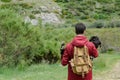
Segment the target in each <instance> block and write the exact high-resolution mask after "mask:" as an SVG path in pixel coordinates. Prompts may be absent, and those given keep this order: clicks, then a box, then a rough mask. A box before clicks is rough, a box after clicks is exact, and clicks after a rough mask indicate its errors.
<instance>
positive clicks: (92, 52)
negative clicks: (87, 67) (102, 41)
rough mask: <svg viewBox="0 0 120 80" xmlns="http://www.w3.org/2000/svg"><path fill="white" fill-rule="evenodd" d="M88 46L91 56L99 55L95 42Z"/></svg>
mask: <svg viewBox="0 0 120 80" xmlns="http://www.w3.org/2000/svg"><path fill="white" fill-rule="evenodd" d="M88 47H89V48H88V49H89V54H90V56H93V57H94V58H96V57H98V50H97V49H96V47H95V46H94V44H93V43H91V42H90V43H89V45H88Z"/></svg>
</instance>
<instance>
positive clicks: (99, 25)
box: [90, 20, 104, 28]
mask: <svg viewBox="0 0 120 80" xmlns="http://www.w3.org/2000/svg"><path fill="white" fill-rule="evenodd" d="M103 27H104V21H102V20H98V21H96V22H94V23H93V24H92V25H90V28H103Z"/></svg>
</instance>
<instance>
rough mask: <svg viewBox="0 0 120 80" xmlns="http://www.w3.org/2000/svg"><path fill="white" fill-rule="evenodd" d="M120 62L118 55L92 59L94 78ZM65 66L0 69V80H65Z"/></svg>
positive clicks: (46, 65) (57, 64)
mask: <svg viewBox="0 0 120 80" xmlns="http://www.w3.org/2000/svg"><path fill="white" fill-rule="evenodd" d="M118 60H120V54H100V55H99V57H98V58H96V59H94V69H93V73H94V76H96V75H98V74H101V73H102V72H105V71H108V70H110V69H111V68H112V66H114V65H115V63H117V61H118ZM66 79H67V66H66V67H63V66H61V64H60V63H56V64H51V65H48V64H45V63H44V64H38V65H32V66H30V67H25V68H23V69H22V68H0V80H66Z"/></svg>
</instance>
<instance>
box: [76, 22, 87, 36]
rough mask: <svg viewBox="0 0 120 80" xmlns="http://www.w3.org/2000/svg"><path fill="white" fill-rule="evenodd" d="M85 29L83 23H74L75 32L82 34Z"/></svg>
mask: <svg viewBox="0 0 120 80" xmlns="http://www.w3.org/2000/svg"><path fill="white" fill-rule="evenodd" d="M85 30H86V26H85V25H84V24H83V23H77V24H76V25H75V32H76V34H83V33H84V31H85Z"/></svg>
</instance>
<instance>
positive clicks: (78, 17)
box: [55, 0, 120, 28]
mask: <svg viewBox="0 0 120 80" xmlns="http://www.w3.org/2000/svg"><path fill="white" fill-rule="evenodd" d="M55 1H56V2H57V3H58V4H59V5H60V6H61V7H62V15H61V17H63V18H65V19H66V20H67V21H68V20H71V22H72V23H74V21H75V22H79V21H81V22H86V23H87V24H88V25H90V24H91V23H93V24H92V25H94V24H95V25H97V26H95V27H97V28H100V27H114V26H117V27H119V26H118V25H117V24H116V23H114V22H113V24H116V25H114V26H110V25H112V24H111V21H115V22H116V21H119V20H120V17H119V15H120V1H119V0H55ZM71 5H72V6H71ZM96 21H97V22H98V23H101V21H103V22H104V23H105V26H101V24H102V25H103V23H101V24H100V27H98V26H99V24H96ZM99 21H100V22H99ZM92 25H91V26H92Z"/></svg>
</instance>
